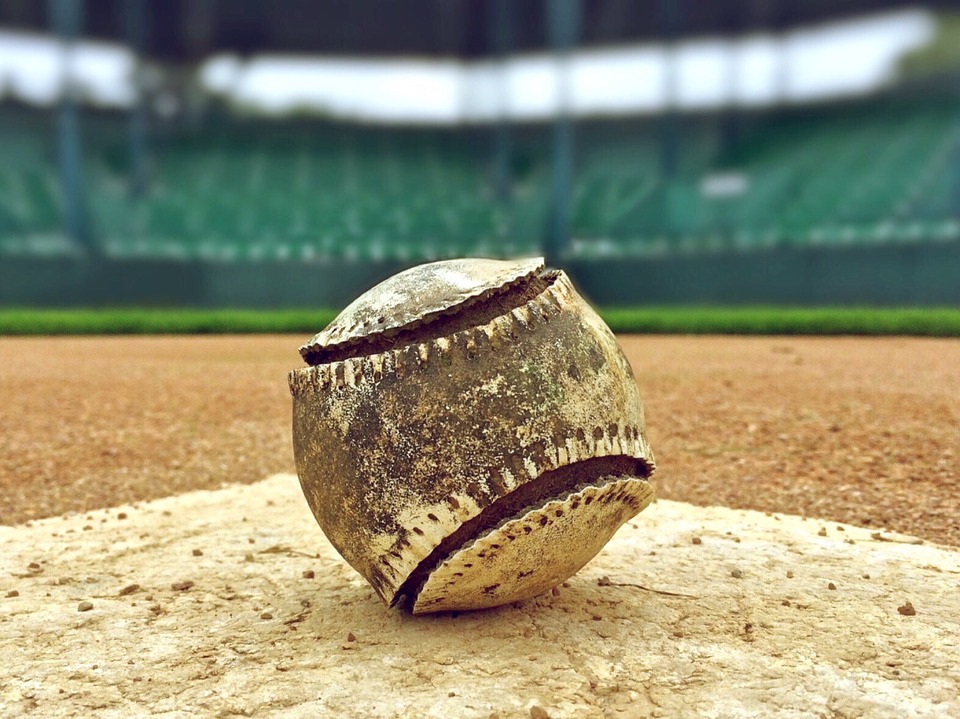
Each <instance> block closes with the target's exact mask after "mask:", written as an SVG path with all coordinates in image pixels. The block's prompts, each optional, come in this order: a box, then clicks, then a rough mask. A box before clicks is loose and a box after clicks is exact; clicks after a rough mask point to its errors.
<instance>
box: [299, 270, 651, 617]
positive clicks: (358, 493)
mask: <svg viewBox="0 0 960 719" xmlns="http://www.w3.org/2000/svg"><path fill="white" fill-rule="evenodd" d="M300 353H301V355H302V356H303V358H304V360H305V361H306V362H307V364H308V365H309V366H307V367H303V368H300V369H295V370H293V371H292V372H291V373H290V375H289V384H290V391H291V394H292V396H293V444H294V454H295V458H296V466H297V472H298V474H299V477H300V483H301V486H302V488H303V493H304V495H305V497H306V499H307V502H308V504H309V505H310V509H311V510H312V511H313V514H314V516H315V517H316V519H317V521H318V523H319V524H320V526H321V528H322V529H323V531H324V533H325V534H326V536H327V537H328V538H329V540H330V542H331V543H332V544H333V546H334V547H336V549H337V550H338V551H339V552H340V554H341V555H342V556H343V557H344V559H346V561H347V562H348V563H349V564H350V565H351V566H352V567H354V568H355V569H356V570H357V571H358V572H359V573H360V574H362V575H363V576H364V577H365V578H366V579H367V580H368V581H369V582H370V584H371V585H372V586H373V587H374V589H375V590H376V591H377V593H378V594H379V595H380V597H381V598H382V599H383V600H384V601H385V602H386V603H387V604H389V605H391V606H394V605H399V606H401V607H403V608H405V609H409V610H410V611H412V612H413V613H415V614H420V613H427V612H437V611H449V610H463V609H481V608H486V607H493V606H497V605H500V604H505V603H508V602H513V601H517V600H521V599H526V598H529V597H532V596H535V595H537V594H540V593H541V592H544V591H548V590H550V589H551V588H552V587H554V586H556V585H557V584H559V583H561V582H563V581H564V580H565V579H567V578H568V577H570V576H571V575H573V574H574V573H575V572H577V571H578V570H579V569H580V568H581V567H582V566H583V565H585V564H586V563H587V562H589V561H590V559H592V558H593V557H594V556H595V555H596V554H597V552H599V551H600V550H601V549H602V548H603V546H604V545H605V544H606V543H607V541H609V539H610V538H611V537H612V536H613V535H614V533H615V532H616V531H617V529H619V527H620V526H621V525H622V524H623V523H624V522H626V521H627V520H628V519H629V518H630V517H632V516H634V515H635V514H637V513H638V512H639V511H641V510H642V509H643V508H644V507H646V506H647V505H648V504H649V503H650V501H651V500H652V499H653V494H654V492H653V487H652V485H651V484H650V482H649V478H650V476H651V474H652V473H653V470H654V461H653V455H652V453H651V451H650V448H649V446H648V444H647V440H646V437H645V433H644V418H643V407H642V404H641V400H640V394H639V391H638V390H637V386H636V383H635V381H634V378H633V372H632V370H631V368H630V366H629V364H628V362H627V360H626V357H625V356H624V354H623V352H622V351H621V350H620V347H619V346H618V345H617V342H616V339H615V338H614V336H613V334H612V333H611V331H610V330H609V328H608V327H607V326H606V325H605V324H604V322H603V321H602V320H601V319H600V317H599V316H598V315H597V314H596V313H595V312H594V311H593V309H592V308H591V307H590V306H589V305H588V304H587V303H586V302H585V301H584V300H583V299H582V298H581V297H580V296H579V295H578V294H577V292H576V290H575V289H574V287H573V285H572V284H571V282H570V280H569V278H568V277H567V276H566V275H565V274H564V273H563V272H561V271H556V270H549V269H545V267H544V263H543V260H542V259H529V260H520V261H508V262H502V261H494V260H481V259H460V260H450V261H444V262H434V263H430V264H425V265H421V266H419V267H414V268H412V269H409V270H407V271H405V272H401V273H399V274H397V275H395V276H393V277H391V278H389V279H387V280H385V281H384V282H382V283H380V284H379V285H377V286H376V287H374V288H373V289H371V290H369V291H368V292H366V293H365V294H363V295H362V296H361V297H359V298H358V299H357V300H355V301H354V302H353V303H352V304H350V305H349V306H348V307H347V308H346V309H345V310H344V311H343V312H342V313H341V314H340V315H339V316H338V317H337V318H336V319H335V320H334V321H333V322H332V323H331V324H330V325H329V326H328V327H327V328H326V329H324V330H323V331H322V332H320V333H319V334H318V335H316V336H315V337H314V338H313V339H311V340H310V341H309V342H307V344H305V345H304V346H303V347H301V348H300Z"/></svg>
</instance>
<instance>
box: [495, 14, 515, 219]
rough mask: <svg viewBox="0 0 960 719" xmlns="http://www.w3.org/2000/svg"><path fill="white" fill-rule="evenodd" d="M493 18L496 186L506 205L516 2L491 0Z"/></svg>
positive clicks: (507, 201)
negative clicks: (509, 69)
mask: <svg viewBox="0 0 960 719" xmlns="http://www.w3.org/2000/svg"><path fill="white" fill-rule="evenodd" d="M491 5H492V10H493V13H492V14H493V18H492V20H491V22H490V25H491V29H492V35H493V38H492V39H493V43H492V44H493V51H494V57H495V60H496V66H497V73H496V74H497V82H496V90H495V92H496V93H497V122H496V127H495V130H494V137H493V158H494V189H495V191H496V197H497V200H498V201H499V202H500V203H501V204H503V205H509V203H510V190H511V181H512V177H511V174H512V173H511V171H510V162H511V156H512V154H513V142H512V137H511V133H510V118H509V116H508V112H509V89H508V85H507V82H508V77H507V61H508V60H509V56H510V49H511V47H512V45H513V12H512V11H513V3H512V1H511V0H491Z"/></svg>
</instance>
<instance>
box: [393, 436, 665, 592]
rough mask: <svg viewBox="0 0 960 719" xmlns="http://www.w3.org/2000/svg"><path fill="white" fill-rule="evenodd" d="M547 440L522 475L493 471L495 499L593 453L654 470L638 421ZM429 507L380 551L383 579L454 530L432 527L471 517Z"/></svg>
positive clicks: (400, 573) (403, 572) (403, 570)
mask: <svg viewBox="0 0 960 719" xmlns="http://www.w3.org/2000/svg"><path fill="white" fill-rule="evenodd" d="M611 428H615V430H616V431H614V432H611V431H610V429H611ZM552 446H553V447H554V449H555V451H553V452H550V453H548V454H546V455H544V456H543V458H542V460H541V461H539V462H535V461H533V460H532V459H531V461H530V462H529V463H524V464H525V465H526V464H528V465H529V466H528V468H527V472H528V474H527V478H526V481H522V482H520V483H517V479H516V478H515V477H513V476H512V475H508V473H507V472H506V471H502V474H498V475H497V478H494V477H491V479H495V480H496V479H498V480H499V481H501V482H502V483H504V485H505V486H506V488H507V492H506V493H505V494H504V495H503V496H502V497H500V499H503V498H504V497H508V496H510V495H511V494H512V493H513V492H514V491H516V490H517V489H519V488H521V487H523V486H526V485H534V484H536V482H537V481H538V480H539V479H540V478H542V477H543V476H544V475H547V474H550V473H553V472H556V471H557V470H562V469H564V468H565V467H568V466H570V465H573V464H578V463H581V462H584V461H590V460H594V459H607V458H611V457H612V458H617V457H619V458H626V459H630V460H633V461H635V462H637V463H638V464H642V465H643V467H645V468H646V471H645V472H644V473H643V474H640V475H638V476H641V477H643V478H646V477H649V476H651V475H652V474H653V473H654V471H655V470H656V462H655V460H654V458H653V453H652V452H651V451H650V446H649V444H648V443H647V440H646V437H645V436H644V434H643V430H642V428H641V427H640V426H638V425H633V424H615V425H608V426H606V427H599V426H598V427H593V428H589V427H588V428H585V429H584V428H578V429H577V430H575V431H571V433H570V434H569V435H567V436H566V437H564V438H563V439H562V440H557V441H555V442H554V443H553V445H552ZM488 481H489V480H488ZM525 491H529V490H525ZM497 501H500V500H495V501H494V502H492V503H491V504H489V505H485V506H484V508H483V509H481V510H480V512H478V514H477V515H473V517H476V516H478V515H479V514H481V513H483V511H485V510H486V507H489V506H492V504H494V503H495V502H497ZM431 511H432V512H433V514H434V515H435V516H436V520H435V521H433V522H428V521H424V522H423V524H422V526H414V527H410V533H408V536H401V537H398V538H397V541H396V542H395V543H394V544H393V545H392V546H391V547H390V548H389V549H387V550H386V551H385V552H383V553H382V554H381V555H380V557H379V559H378V562H377V567H376V571H377V572H378V573H379V574H381V575H382V576H383V577H384V579H385V580H386V581H387V584H388V585H390V586H393V587H398V586H400V585H402V584H403V583H404V582H406V581H407V579H408V578H409V576H410V574H412V573H413V572H414V571H415V570H416V568H417V567H418V566H419V565H420V564H421V563H422V562H423V561H424V557H426V556H429V555H430V554H432V553H433V552H434V551H435V549H436V547H437V546H438V545H439V544H440V543H441V542H443V541H444V539H445V538H446V537H447V536H448V535H449V534H451V533H452V531H457V530H456V529H454V530H452V531H446V532H445V533H444V534H442V535H436V534H435V533H434V530H436V529H439V528H440V527H447V526H450V525H451V524H453V525H455V527H459V526H460V525H462V524H464V523H465V522H469V521H470V520H471V519H473V517H466V518H465V517H464V516H463V515H462V514H461V511H462V508H461V509H459V510H454V509H451V508H449V507H444V508H441V507H433V508H432V509H431ZM418 530H419V532H418ZM421 533H422V534H421ZM415 547H416V548H415ZM397 596H398V594H397V593H396V592H394V594H393V595H392V596H385V597H384V599H385V600H386V601H387V602H391V603H394V602H395V601H396V597H397Z"/></svg>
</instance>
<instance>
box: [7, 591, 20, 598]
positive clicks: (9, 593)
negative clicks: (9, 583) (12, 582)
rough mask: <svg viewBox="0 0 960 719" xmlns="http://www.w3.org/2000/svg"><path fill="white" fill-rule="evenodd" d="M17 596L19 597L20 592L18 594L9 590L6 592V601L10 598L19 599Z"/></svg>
mask: <svg viewBox="0 0 960 719" xmlns="http://www.w3.org/2000/svg"><path fill="white" fill-rule="evenodd" d="M19 596H20V592H18V591H17V590H16V589H11V590H10V591H9V592H7V598H8V599H9V598H10V597H19Z"/></svg>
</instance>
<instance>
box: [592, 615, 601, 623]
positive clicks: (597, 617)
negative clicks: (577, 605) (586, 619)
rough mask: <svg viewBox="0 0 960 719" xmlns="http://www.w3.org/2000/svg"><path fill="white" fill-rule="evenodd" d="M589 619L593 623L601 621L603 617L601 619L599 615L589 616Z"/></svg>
mask: <svg viewBox="0 0 960 719" xmlns="http://www.w3.org/2000/svg"><path fill="white" fill-rule="evenodd" d="M590 618H591V619H592V620H593V621H595V622H599V621H600V620H601V619H603V617H601V616H600V615H599V614H591V615H590Z"/></svg>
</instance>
